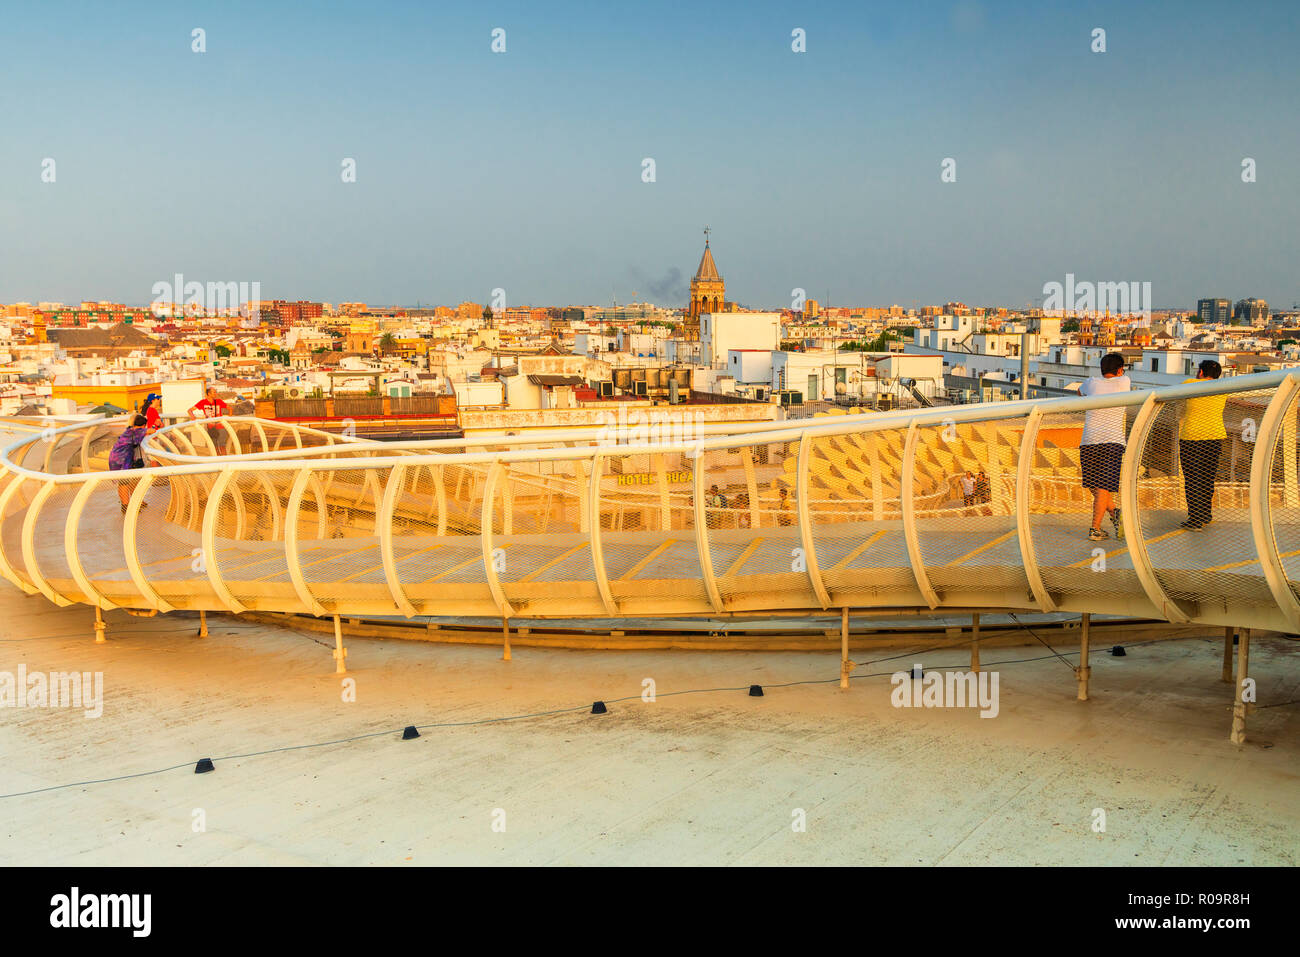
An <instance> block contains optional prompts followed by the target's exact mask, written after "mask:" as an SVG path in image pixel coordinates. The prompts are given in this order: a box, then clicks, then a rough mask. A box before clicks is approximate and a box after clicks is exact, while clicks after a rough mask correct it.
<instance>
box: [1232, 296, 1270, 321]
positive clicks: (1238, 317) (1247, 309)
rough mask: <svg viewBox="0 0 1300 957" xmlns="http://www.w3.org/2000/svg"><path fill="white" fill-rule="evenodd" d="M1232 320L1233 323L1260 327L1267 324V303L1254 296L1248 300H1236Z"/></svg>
mask: <svg viewBox="0 0 1300 957" xmlns="http://www.w3.org/2000/svg"><path fill="white" fill-rule="evenodd" d="M1232 319H1233V321H1234V322H1241V323H1246V324H1248V325H1252V326H1262V325H1264V323H1266V322H1268V303H1267V302H1265V301H1264V300H1263V299H1256V298H1255V297H1254V296H1252V297H1251V298H1249V299H1238V300H1237V305H1236V306H1235V307H1234V308H1233V310H1232Z"/></svg>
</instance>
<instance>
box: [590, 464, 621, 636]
mask: <svg viewBox="0 0 1300 957" xmlns="http://www.w3.org/2000/svg"><path fill="white" fill-rule="evenodd" d="M604 459H605V456H604V455H602V454H601V453H599V452H597V453H596V454H595V455H593V456H592V457H591V479H590V482H591V487H590V489H588V491H587V501H588V502H589V503H590V508H591V515H590V516H589V517H588V520H587V524H588V527H589V528H590V529H591V567H592V568H593V569H594V571H595V574H596V591H598V592H599V593H600V601H601V603H602V604H603V605H604V606H605V613H606V614H607V615H617V614H618V606H617V605H616V604H614V593H613V592H612V591H610V588H609V575H608V574H607V572H606V571H605V551H604V547H603V544H602V542H601V529H600V480H601V478H602V477H603V476H604V471H605V469H604ZM610 528H611V531H612V530H613V526H612V525H611V526H610Z"/></svg>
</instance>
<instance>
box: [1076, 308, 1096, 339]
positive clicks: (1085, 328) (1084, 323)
mask: <svg viewBox="0 0 1300 957" xmlns="http://www.w3.org/2000/svg"><path fill="white" fill-rule="evenodd" d="M1096 341H1097V339H1096V336H1094V335H1093V334H1092V317H1091V316H1088V315H1084V316H1081V317H1080V318H1079V345H1081V346H1091V345H1094V344H1095V343H1096Z"/></svg>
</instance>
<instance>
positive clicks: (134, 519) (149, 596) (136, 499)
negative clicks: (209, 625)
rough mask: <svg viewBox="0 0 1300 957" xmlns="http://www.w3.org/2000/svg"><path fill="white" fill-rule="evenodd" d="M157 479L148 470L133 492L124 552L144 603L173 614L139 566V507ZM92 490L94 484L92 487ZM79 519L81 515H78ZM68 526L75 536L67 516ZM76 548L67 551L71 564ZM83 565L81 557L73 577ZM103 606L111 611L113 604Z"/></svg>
mask: <svg viewBox="0 0 1300 957" xmlns="http://www.w3.org/2000/svg"><path fill="white" fill-rule="evenodd" d="M153 481H154V476H153V475H150V474H149V471H148V470H147V469H146V470H145V473H144V475H142V476H141V477H140V481H139V482H137V483H136V486H135V488H134V489H132V491H131V498H130V500H129V501H128V502H127V504H126V516H125V517H124V519H123V521H122V551H123V552H124V553H125V555H126V572H127V574H128V575H130V576H131V583H132V584H133V585H135V587H136V590H137V591H139V592H140V594H141V595H143V596H144V600H145V601H147V602H148V603H149V606H150V607H151V608H157V609H158V610H159V611H161V612H163V613H164V614H165V613H167V612H169V611H172V610H173V608H172V605H171V604H170V603H169V602H167V601H165V600H164V599H163V597H162V596H161V595H159V594H158V592H157V590H156V589H155V588H154V587H153V585H152V584H150V582H149V580H148V579H147V578H145V575H144V568H143V567H142V566H141V564H140V547H139V526H140V506H141V505H142V504H143V503H144V497H145V495H146V494H147V493H148V491H149V489H150V487H151V486H152V485H153ZM92 487H93V485H92ZM72 507H73V509H76V508H77V503H76V502H74V503H73V506H72ZM77 517H78V519H80V513H78V516H77ZM68 525H69V530H70V532H71V533H73V534H75V532H76V529H75V527H73V522H72V516H71V515H69V516H68ZM72 552H73V549H72V548H69V549H68V564H69V565H71V564H72ZM80 565H81V559H80V557H78V559H77V564H76V565H75V566H73V568H74V576H75V569H76V568H79V567H80ZM103 607H105V608H109V607H111V606H110V605H107V604H106V605H104V606H103Z"/></svg>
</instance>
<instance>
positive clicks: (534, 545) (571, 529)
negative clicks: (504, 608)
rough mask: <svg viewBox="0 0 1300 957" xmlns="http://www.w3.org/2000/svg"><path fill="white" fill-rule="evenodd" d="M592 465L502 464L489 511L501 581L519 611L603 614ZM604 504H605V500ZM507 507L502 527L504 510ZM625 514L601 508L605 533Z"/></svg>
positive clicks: (615, 530) (611, 531) (612, 531)
mask: <svg viewBox="0 0 1300 957" xmlns="http://www.w3.org/2000/svg"><path fill="white" fill-rule="evenodd" d="M589 477H590V463H588V462H575V461H559V462H548V461H540V462H521V463H511V464H509V465H506V466H504V467H503V471H502V474H501V476H500V478H499V480H498V494H497V496H496V502H495V503H494V504H495V508H494V512H495V513H496V514H497V516H498V519H497V521H498V524H497V527H496V528H495V529H494V540H493V545H494V548H495V549H498V550H499V551H497V553H496V555H495V558H494V561H495V569H496V574H497V577H498V580H499V581H500V582H501V586H502V590H503V592H504V593H505V596H506V599H507V600H508V601H509V602H510V604H511V607H513V608H514V610H515V612H516V613H517V614H519V615H530V614H532V615H551V616H556V615H567V614H572V615H579V614H581V615H592V614H602V613H603V612H604V605H603V603H602V602H601V599H600V594H599V591H598V590H597V587H596V572H595V565H594V563H593V560H592V550H591V537H590V535H589V534H588V531H589V527H590V502H589V495H590V482H589ZM603 504H606V503H602V505H603ZM507 506H508V508H509V516H510V522H509V528H510V531H509V532H506V530H505V528H506V526H505V522H504V518H505V516H504V513H503V512H502V509H504V508H506V507H507ZM625 521H626V517H625V516H622V515H611V516H609V517H607V516H606V513H604V512H602V513H601V522H602V525H603V526H604V527H605V528H607V529H609V531H606V532H605V533H604V534H605V538H606V539H608V538H609V537H611V535H613V536H615V537H616V536H617V535H618V533H619V530H620V528H621V526H622V524H623V523H624V522H625Z"/></svg>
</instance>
